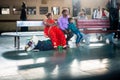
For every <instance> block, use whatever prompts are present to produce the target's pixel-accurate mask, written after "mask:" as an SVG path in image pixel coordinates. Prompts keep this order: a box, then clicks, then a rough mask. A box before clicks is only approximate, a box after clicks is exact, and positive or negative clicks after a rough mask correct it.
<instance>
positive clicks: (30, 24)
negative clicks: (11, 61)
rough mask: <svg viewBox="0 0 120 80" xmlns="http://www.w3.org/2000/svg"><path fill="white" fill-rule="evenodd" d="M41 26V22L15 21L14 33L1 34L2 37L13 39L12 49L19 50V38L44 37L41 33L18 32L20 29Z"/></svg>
mask: <svg viewBox="0 0 120 80" xmlns="http://www.w3.org/2000/svg"><path fill="white" fill-rule="evenodd" d="M41 26H44V25H43V21H17V22H16V32H5V33H2V34H1V35H2V36H8V37H14V47H15V48H17V49H20V37H27V36H41V35H44V32H43V31H42V32H41V31H35V32H19V31H18V30H19V28H20V27H41Z"/></svg>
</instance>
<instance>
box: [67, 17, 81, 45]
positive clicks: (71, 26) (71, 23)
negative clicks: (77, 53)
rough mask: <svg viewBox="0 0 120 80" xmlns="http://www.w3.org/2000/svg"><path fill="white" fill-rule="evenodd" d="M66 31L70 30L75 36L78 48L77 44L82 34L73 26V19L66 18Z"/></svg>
mask: <svg viewBox="0 0 120 80" xmlns="http://www.w3.org/2000/svg"><path fill="white" fill-rule="evenodd" d="M68 22H69V24H68V29H69V30H71V31H72V32H73V33H74V34H76V36H77V39H76V46H77V47H78V46H79V42H80V40H81V39H82V37H83V36H82V34H81V33H80V31H79V29H78V28H77V27H76V26H75V24H74V20H73V18H68Z"/></svg>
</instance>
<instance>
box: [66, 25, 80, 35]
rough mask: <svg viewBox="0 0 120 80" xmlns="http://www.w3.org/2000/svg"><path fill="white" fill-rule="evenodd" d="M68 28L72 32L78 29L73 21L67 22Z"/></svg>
mask: <svg viewBox="0 0 120 80" xmlns="http://www.w3.org/2000/svg"><path fill="white" fill-rule="evenodd" d="M68 29H69V30H71V31H72V32H73V33H75V32H77V31H79V29H78V28H77V27H76V25H75V24H74V23H69V24H68Z"/></svg>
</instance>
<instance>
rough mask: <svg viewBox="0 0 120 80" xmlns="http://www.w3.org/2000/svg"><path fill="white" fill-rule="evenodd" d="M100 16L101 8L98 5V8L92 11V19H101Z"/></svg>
mask: <svg viewBox="0 0 120 80" xmlns="http://www.w3.org/2000/svg"><path fill="white" fill-rule="evenodd" d="M101 18H102V10H101V8H100V7H98V9H96V10H94V12H93V19H101Z"/></svg>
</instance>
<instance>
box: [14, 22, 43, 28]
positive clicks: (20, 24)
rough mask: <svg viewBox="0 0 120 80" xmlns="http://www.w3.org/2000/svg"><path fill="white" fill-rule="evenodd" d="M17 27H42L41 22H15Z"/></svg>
mask: <svg viewBox="0 0 120 80" xmlns="http://www.w3.org/2000/svg"><path fill="white" fill-rule="evenodd" d="M16 24H17V27H39V26H44V25H43V21H17V22H16Z"/></svg>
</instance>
